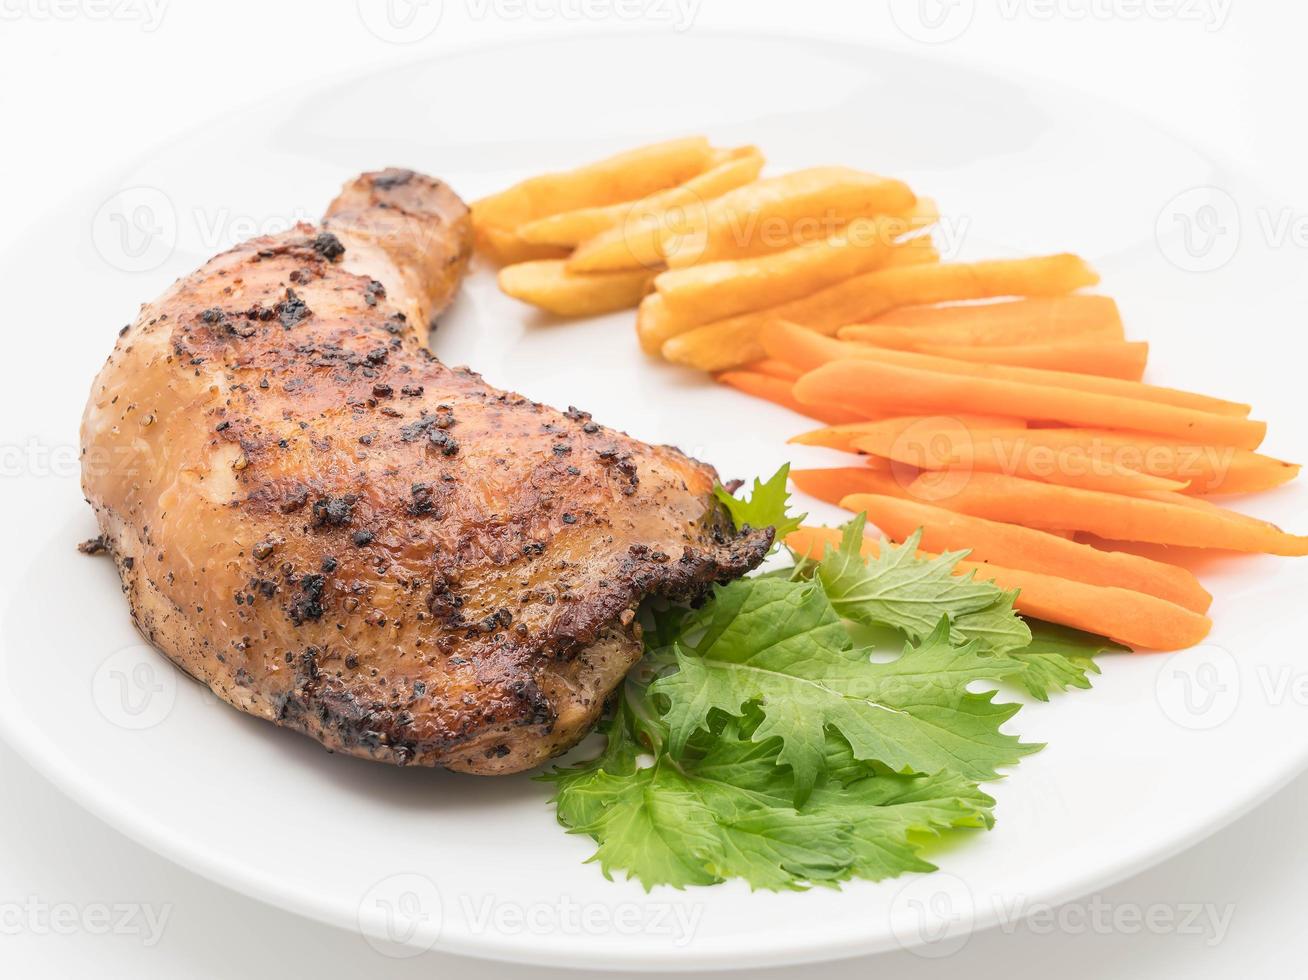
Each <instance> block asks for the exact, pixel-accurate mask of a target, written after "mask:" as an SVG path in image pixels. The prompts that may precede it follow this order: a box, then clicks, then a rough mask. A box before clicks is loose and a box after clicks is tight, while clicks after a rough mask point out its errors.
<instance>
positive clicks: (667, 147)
mask: <svg viewBox="0 0 1308 980" xmlns="http://www.w3.org/2000/svg"><path fill="white" fill-rule="evenodd" d="M712 152H713V151H712V148H711V147H710V146H709V143H708V140H707V139H705V138H704V137H702V136H692V137H687V138H685V139H676V140H668V141H667V142H663V143H655V144H653V145H651V146H643V147H640V148H639V149H635V150H629V151H627V152H625V153H619V154H617V155H616V156H611V157H608V158H606V159H604V160H599V161H597V162H595V163H592V164H588V165H586V166H583V167H577V168H576V169H574V170H564V171H559V172H557V173H548V174H542V175H540V176H538V177H531V178H528V179H527V180H524V181H522V182H521V183H518V184H515V185H513V186H512V187H510V188H508V189H507V190H504V191H501V192H500V193H498V194H492V195H491V196H489V197H484V198H482V199H481V200H479V201H474V202H473V204H472V209H471V210H472V228H473V236H474V241H475V243H476V246H477V249H478V250H479V251H481V252H483V253H484V254H485V255H487V256H488V257H489V258H491V259H492V260H494V261H497V262H500V263H511V262H517V261H523V260H524V256H528V257H535V256H537V255H539V254H540V252H541V251H542V249H544V250H545V251H547V252H553V251H557V250H556V249H554V247H553V246H540V245H533V244H532V243H530V242H525V241H523V240H522V239H521V238H519V237H518V234H517V229H518V228H519V227H520V226H521V225H524V224H527V223H528V222H531V221H535V220H537V219H539V218H544V217H547V216H549V215H551V214H558V213H560V212H562V211H575V210H577V209H578V208H588V207H595V206H602V205H606V204H617V203H619V202H622V201H634V200H636V199H638V198H641V197H645V196H646V195H649V194H652V193H654V192H655V191H658V190H662V189H663V188H665V187H671V186H672V185H674V184H680V183H682V182H684V181H685V180H687V179H688V178H690V177H692V176H694V175H695V174H697V173H700V172H701V171H703V170H704V168H705V167H706V166H707V165H708V164H709V161H710V160H711V159H712Z"/></svg>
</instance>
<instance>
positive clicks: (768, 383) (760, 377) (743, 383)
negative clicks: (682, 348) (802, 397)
mask: <svg viewBox="0 0 1308 980" xmlns="http://www.w3.org/2000/svg"><path fill="white" fill-rule="evenodd" d="M717 380H718V381H721V382H722V383H723V384H725V385H730V386H731V387H732V388H735V389H736V390H737V391H743V392H744V393H745V394H747V395H753V396H754V397H755V398H764V399H766V400H767V401H770V402H774V403H775V404H777V405H780V406H782V407H783V408H788V409H790V410H791V411H792V412H798V413H799V414H800V415H807V416H808V417H809V418H811V419H817V420H818V421H819V422H826V423H828V424H839V423H844V422H853V421H857V420H859V419H864V420H865V419H866V418H867V416H863V415H858V414H856V413H854V412H847V411H845V410H844V409H840V408H822V407H817V408H815V407H813V406H812V405H801V404H800V403H799V402H797V401H796V400H795V395H794V386H795V383H794V382H793V381H787V380H786V379H785V378H776V377H773V376H772V375H770V374H760V373H757V372H754V371H723V372H722V373H721V374H719V375H717Z"/></svg>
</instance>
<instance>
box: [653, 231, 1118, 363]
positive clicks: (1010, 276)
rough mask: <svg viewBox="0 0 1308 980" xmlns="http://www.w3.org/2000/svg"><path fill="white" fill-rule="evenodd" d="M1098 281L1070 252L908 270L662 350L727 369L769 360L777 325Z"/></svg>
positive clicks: (830, 290) (869, 276)
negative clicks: (765, 337) (761, 336)
mask: <svg viewBox="0 0 1308 980" xmlns="http://www.w3.org/2000/svg"><path fill="white" fill-rule="evenodd" d="M896 251H898V250H896ZM910 254H911V250H910ZM1098 281H1099V276H1098V275H1096V273H1095V271H1094V270H1093V269H1091V268H1090V266H1089V265H1087V264H1086V262H1085V260H1083V259H1081V258H1080V257H1078V256H1075V255H1069V254H1062V255H1048V256H1042V257H1040V258H1033V259H997V260H993V261H989V262H954V263H939V264H919V265H908V266H903V265H901V266H898V267H894V268H887V269H878V270H876V271H873V272H867V273H864V274H863V275H861V276H854V277H853V278H851V279H846V280H844V281H843V282H839V283H836V285H834V286H828V287H827V288H826V289H823V290H821V291H820V292H816V293H813V294H812V295H811V296H805V297H803V298H802V299H797V300H792V301H791V302H789V303H782V304H781V305H779V306H773V307H769V308H767V309H763V310H756V311H754V312H752V313H742V314H740V315H738V316H734V317H731V318H729V319H726V320H719V321H717V322H716V323H708V324H705V325H703V326H700V327H696V328H694V329H693V330H687V331H685V332H683V333H679V334H676V335H674V336H672V337H671V339H669V340H667V341H666V342H665V343H664V344H663V346H662V348H661V350H662V353H663V356H664V357H666V358H667V359H668V360H669V361H675V362H677V363H678V364H689V365H691V366H692V367H697V368H700V369H702V370H705V371H722V370H726V369H727V368H731V367H738V366H739V365H741V364H748V363H749V362H750V361H755V360H758V359H760V358H762V357H764V356H766V355H765V352H764V351H763V348H762V346H761V345H760V344H759V342H758V332H759V330H761V329H762V327H763V325H764V324H766V323H771V322H774V321H776V320H789V321H791V322H793V323H798V324H801V325H802V326H805V327H808V328H810V329H812V330H817V331H818V332H819V333H823V334H826V335H828V336H830V335H832V334H834V333H835V332H836V331H837V330H838V329H839V328H840V327H841V326H844V325H845V324H847V323H853V322H856V321H858V320H865V319H869V318H871V317H874V316H876V315H877V314H879V313H883V312H885V311H886V310H888V309H892V308H893V307H896V306H916V305H921V304H925V303H948V302H953V301H958V300H967V299H988V298H990V297H995V296H1051V295H1057V294H1059V293H1070V292H1072V291H1073V290H1075V289H1080V288H1081V287H1082V286H1093V285H1094V284H1095V283H1097V282H1098Z"/></svg>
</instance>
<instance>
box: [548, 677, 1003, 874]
mask: <svg viewBox="0 0 1308 980" xmlns="http://www.w3.org/2000/svg"><path fill="white" fill-rule="evenodd" d="M628 711H629V709H628V708H627V707H626V705H625V702H624V705H623V706H622V707H620V708H619V709H618V711H617V712H616V713H615V715H614V717H613V722H612V724H611V726H610V729H609V732H608V737H609V741H610V746H613V745H617V746H619V748H618V749H616V750H612V749H610V750H607V751H606V752H605V753H604V755H602V756H601V757H600V758H598V759H596V760H595V761H594V762H591V763H588V764H586V765H584V766H580V767H576V768H573V769H564V770H556V771H555V772H554V773H551V774H550V775H549V776H547V777H546V778H547V779H549V780H550V781H552V782H554V783H555V784H556V792H555V796H554V801H555V803H556V804H557V805H558V813H559V819H560V821H562V822H563V823H564V824H565V825H566V826H568V827H569V828H571V830H572V832H574V833H584V834H588V835H590V836H592V837H594V838H595V839H596V840H597V841H598V842H599V849H598V850H597V851H596V853H595V855H594V857H593V858H592V860H594V861H597V862H598V863H599V865H600V868H601V870H602V871H603V872H604V874H605V875H606V876H608V877H612V874H613V872H614V871H617V870H621V871H625V872H626V874H627V876H628V877H633V878H636V879H638V880H639V881H640V882H641V883H642V884H643V885H645V887H646V888H649V887H652V886H653V885H656V884H669V885H673V886H675V887H684V886H686V885H708V884H713V883H715V882H719V881H723V880H725V879H727V878H744V879H745V880H746V881H748V882H749V883H750V885H751V886H752V887H754V888H762V889H769V890H774V891H776V890H783V889H798V888H804V887H807V886H809V885H812V884H834V883H836V882H840V881H844V880H847V879H849V878H855V877H857V878H868V879H871V880H879V879H882V878H887V877H893V876H894V875H898V874H903V873H904V872H908V871H932V870H934V867H935V866H934V865H932V864H931V863H930V862H928V861H927V860H925V859H924V858H923V857H922V855H921V851H922V848H923V846H924V844H925V842H926V841H928V840H929V839H930V838H931V837H933V836H935V835H937V834H939V833H940V832H942V831H945V830H948V829H951V828H961V827H989V826H990V825H991V824H992V823H993V816H992V813H991V808H992V807H993V805H994V801H993V800H992V799H991V798H990V797H989V796H987V795H986V794H985V793H983V792H981V791H980V790H979V789H978V788H977V787H976V786H975V784H973V783H971V782H969V781H968V780H966V779H963V778H961V777H958V776H953V775H948V774H946V775H941V776H905V775H868V774H867V773H866V771H865V770H863V769H861V768H860V767H855V772H856V773H857V778H856V779H854V781H852V782H849V783H842V782H840V781H839V779H838V778H837V775H836V773H831V774H824V776H823V778H822V780H821V782H820V783H819V784H818V785H817V786H816V787H815V788H814V790H813V793H812V794H811V795H810V797H809V799H808V801H807V803H806V804H805V805H803V806H801V807H799V808H796V807H795V806H794V805H793V802H792V799H791V797H792V793H793V785H792V782H791V780H790V778H789V777H788V775H787V772H786V770H785V768H784V767H779V766H778V765H777V760H776V750H777V744H776V740H775V739H767V740H764V741H761V742H760V741H755V740H753V739H750V738H745V737H742V736H741V735H740V732H739V730H738V729H737V727H736V724H735V723H730V724H728V725H726V726H724V727H723V728H722V729H721V730H719V731H717V732H716V733H714V734H713V735H712V736H711V737H702V738H699V739H696V740H695V741H694V742H693V743H692V745H691V746H690V747H689V751H688V752H687V753H686V754H685V755H684V756H683V757H681V758H679V759H674V758H673V757H672V756H670V755H661V756H659V757H658V758H657V759H655V760H654V762H653V763H652V764H651V765H648V766H645V767H641V766H639V765H638V764H637V759H638V758H639V756H640V752H641V750H640V746H639V745H638V744H637V743H636V742H635V739H634V737H633V735H632V733H631V729H630V727H629V725H628V720H629V714H628ZM836 754H838V750H836ZM836 772H839V770H837V771H836Z"/></svg>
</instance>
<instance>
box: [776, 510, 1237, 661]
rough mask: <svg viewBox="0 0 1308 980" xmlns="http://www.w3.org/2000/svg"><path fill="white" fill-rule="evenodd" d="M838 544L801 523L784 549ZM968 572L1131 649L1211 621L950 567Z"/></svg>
mask: <svg viewBox="0 0 1308 980" xmlns="http://www.w3.org/2000/svg"><path fill="white" fill-rule="evenodd" d="M839 542H840V532H839V531H838V530H836V529H835V528H824V527H813V528H809V527H805V528H800V529H799V530H797V531H792V532H791V533H790V534H788V535H786V547H788V548H790V549H791V550H792V551H794V552H795V553H797V554H799V555H802V556H805V557H808V558H815V559H818V558H821V557H822V555H823V554H824V552H825V550H826V548H827V547H828V546H831V547H835V546H837V545H838V544H839ZM862 552H863V554H864V555H865V556H874V555H877V554H880V544H879V543H878V542H877V541H876V540H875V539H874V538H866V539H864V542H863V545H862ZM969 572H975V573H976V577H977V578H978V579H983V580H988V581H991V582H994V583H995V585H997V586H999V587H1000V588H1001V589H1009V590H1011V589H1017V590H1018V593H1017V599H1016V600H1015V601H1014V605H1015V606H1016V608H1017V610H1018V612H1020V613H1022V615H1024V616H1030V617H1032V618H1033V619H1043V620H1045V621H1047V622H1050V623H1059V624H1061V625H1063V626H1071V627H1073V628H1074V629H1079V630H1085V631H1086V632H1089V633H1095V634H1098V635H1099V636H1107V637H1108V638H1110V639H1113V640H1116V641H1117V642H1119V643H1124V644H1126V645H1127V646H1130V647H1134V648H1136V649H1149V650H1180V649H1183V648H1185V647H1189V646H1194V645H1195V644H1196V643H1199V642H1201V641H1202V640H1203V639H1204V637H1206V636H1207V635H1208V631H1209V630H1210V629H1212V625H1213V624H1212V620H1210V619H1209V618H1208V617H1207V616H1204V615H1202V614H1200V613H1197V612H1193V611H1192V610H1189V609H1186V608H1185V607H1184V606H1179V605H1177V604H1176V603H1173V602H1168V601H1167V600H1165V599H1159V598H1158V597H1157V596H1152V595H1147V594H1145V593H1143V592H1132V591H1131V590H1129V589H1122V588H1117V587H1114V586H1104V585H1087V584H1085V583H1084V582H1074V581H1072V580H1070V579H1065V578H1059V577H1057V576H1054V575H1044V574H1041V573H1040V572H1032V571H1027V570H1025V569H1015V568H1004V567H1001V566H998V565H986V564H979V563H974V562H967V561H961V562H959V563H958V565H957V566H956V567H955V570H954V573H955V574H956V575H966V574H968V573H969ZM1019 656H1020V652H1019Z"/></svg>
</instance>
